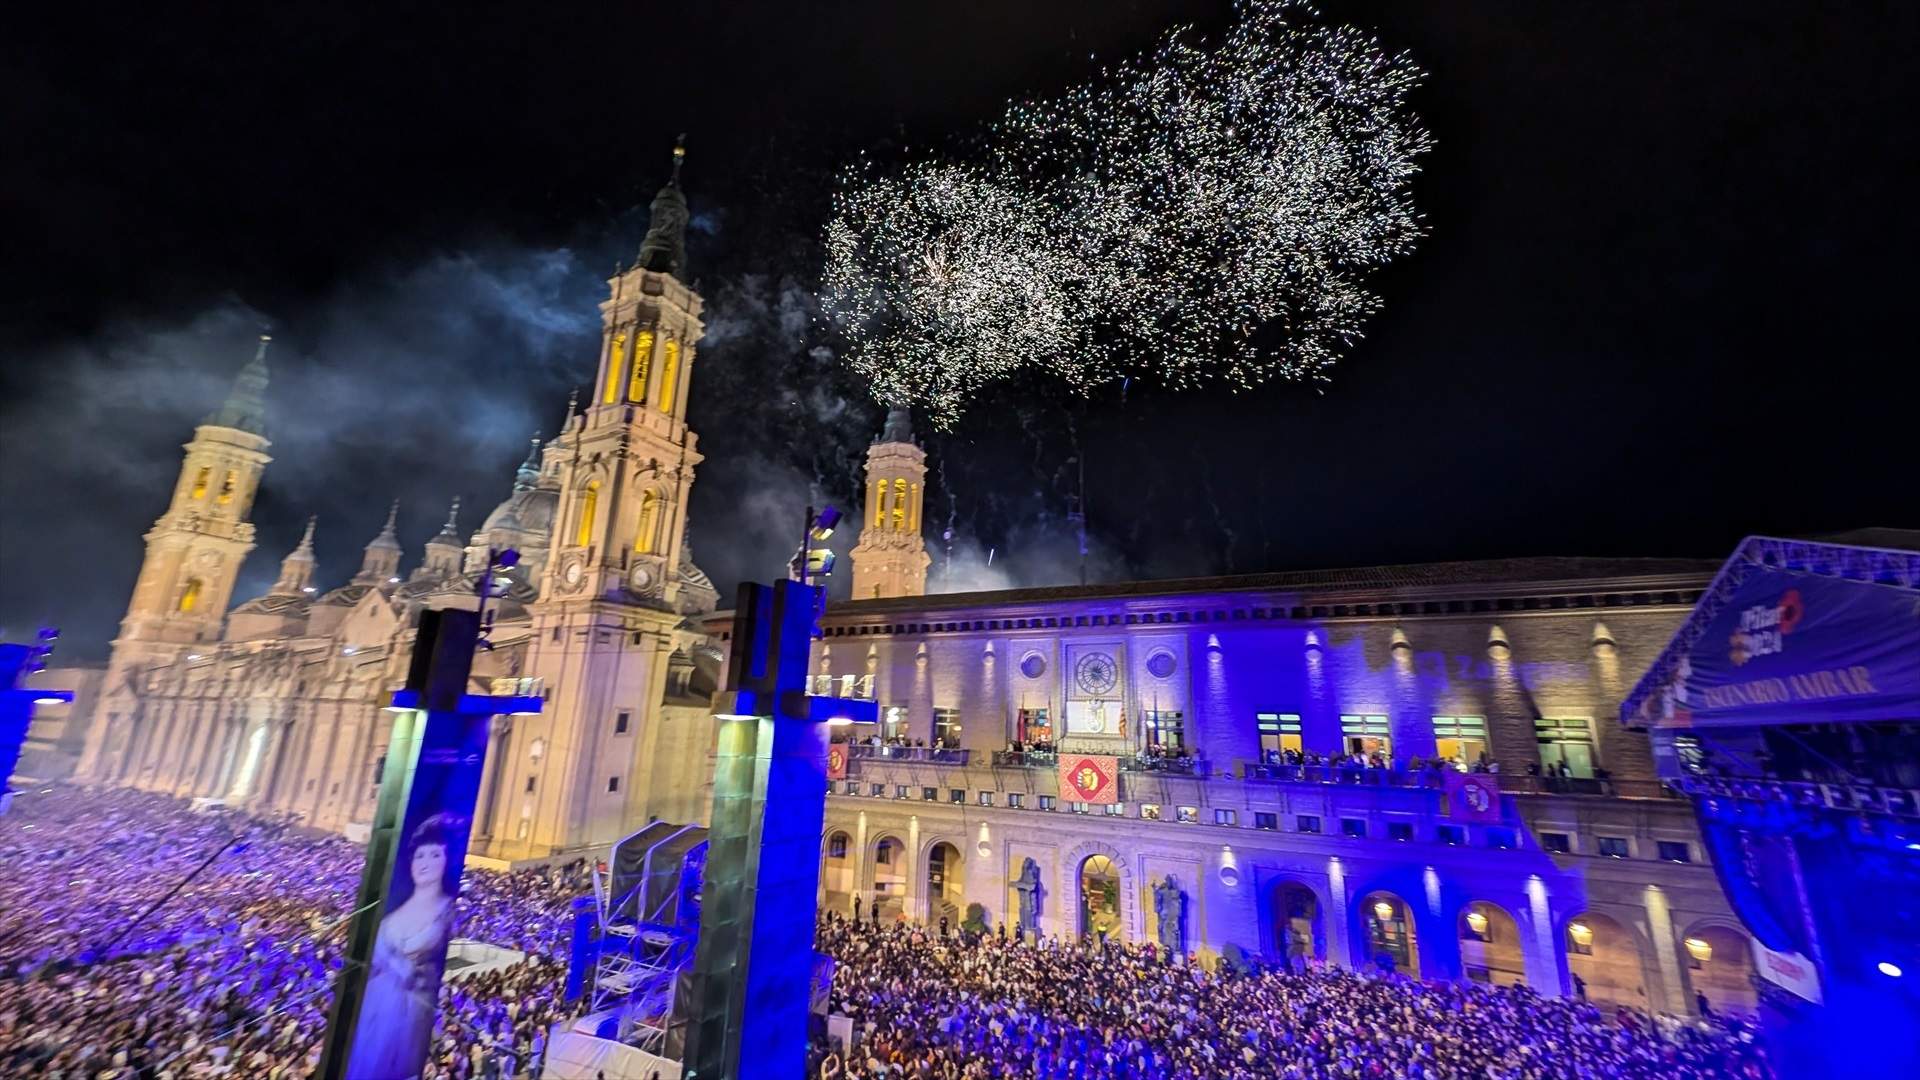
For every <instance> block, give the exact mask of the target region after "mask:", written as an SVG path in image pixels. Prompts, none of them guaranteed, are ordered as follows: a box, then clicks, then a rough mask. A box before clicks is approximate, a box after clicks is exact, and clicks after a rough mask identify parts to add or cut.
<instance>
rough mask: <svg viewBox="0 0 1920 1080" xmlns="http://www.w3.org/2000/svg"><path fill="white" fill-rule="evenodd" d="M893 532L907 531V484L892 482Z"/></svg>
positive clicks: (904, 482) (901, 481)
mask: <svg viewBox="0 0 1920 1080" xmlns="http://www.w3.org/2000/svg"><path fill="white" fill-rule="evenodd" d="M893 531H894V532H905V531H907V482H906V481H905V480H895V481H894V482H893Z"/></svg>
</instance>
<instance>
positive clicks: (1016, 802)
mask: <svg viewBox="0 0 1920 1080" xmlns="http://www.w3.org/2000/svg"><path fill="white" fill-rule="evenodd" d="M1026 804H1027V798H1026V796H1024V795H1022V794H1020V793H1019V792H1017V791H1016V792H1013V793H1012V794H1009V795H1008V796H1007V805H1008V806H1011V807H1013V808H1014V809H1015V810H1018V809H1020V808H1021V807H1023V806H1025V805H1026Z"/></svg>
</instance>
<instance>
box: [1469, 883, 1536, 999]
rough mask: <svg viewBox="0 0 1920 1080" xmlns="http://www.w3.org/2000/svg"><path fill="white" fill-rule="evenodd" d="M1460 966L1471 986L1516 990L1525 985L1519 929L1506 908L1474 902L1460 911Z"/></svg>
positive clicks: (1525, 965)
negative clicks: (1480, 985) (1475, 983)
mask: <svg viewBox="0 0 1920 1080" xmlns="http://www.w3.org/2000/svg"><path fill="white" fill-rule="evenodd" d="M1460 965H1461V968H1462V969H1463V970H1464V971H1465V972H1466V975H1467V978H1468V980H1469V981H1472V982H1477V983H1484V984H1487V985H1491V986H1517V985H1520V984H1522V983H1525V982H1526V981H1527V962H1526V958H1525V957H1524V956H1523V955H1522V954H1521V952H1520V926H1519V924H1518V923H1516V922H1514V921H1513V916H1512V915H1509V914H1507V909H1506V908H1503V907H1501V906H1500V905H1499V904H1490V903H1488V902H1487V901H1485V900H1475V901H1473V902H1472V903H1470V904H1468V905H1467V906H1466V907H1464V908H1462V909H1461V911H1460Z"/></svg>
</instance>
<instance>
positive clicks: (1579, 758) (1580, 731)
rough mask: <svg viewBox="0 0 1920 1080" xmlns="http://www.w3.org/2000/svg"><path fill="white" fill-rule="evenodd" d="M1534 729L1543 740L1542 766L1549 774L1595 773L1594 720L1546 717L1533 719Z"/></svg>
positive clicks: (1583, 775) (1587, 775) (1589, 775)
mask: <svg viewBox="0 0 1920 1080" xmlns="http://www.w3.org/2000/svg"><path fill="white" fill-rule="evenodd" d="M1533 732H1534V738H1535V740H1536V741H1538V743H1539V744H1540V767H1541V769H1543V770H1544V771H1545V772H1546V774H1547V775H1548V776H1561V775H1566V776H1570V777H1575V778H1578V779H1581V780H1587V779H1591V778H1592V777H1593V767H1594V765H1595V763H1596V762H1595V759H1594V753H1593V721H1591V720H1586V719H1578V718H1576V719H1564V718H1563V719H1552V718H1543V719H1540V720H1535V721H1534V722H1533Z"/></svg>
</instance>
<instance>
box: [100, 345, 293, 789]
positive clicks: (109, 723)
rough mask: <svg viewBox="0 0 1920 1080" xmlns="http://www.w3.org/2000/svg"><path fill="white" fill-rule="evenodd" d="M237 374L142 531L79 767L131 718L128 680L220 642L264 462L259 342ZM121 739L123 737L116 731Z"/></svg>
mask: <svg viewBox="0 0 1920 1080" xmlns="http://www.w3.org/2000/svg"><path fill="white" fill-rule="evenodd" d="M270 340H271V339H269V338H268V337H267V336H266V335H264V334H263V335H261V337H260V347H259V349H258V350H257V351H256V352H255V353H254V356H253V359H252V360H251V361H249V362H248V363H247V365H246V366H245V367H243V368H241V369H240V374H239V375H238V376H236V377H235V378H234V380H233V389H232V390H231V392H229V393H228V394H227V399H226V401H225V402H224V403H223V404H222V405H221V406H220V407H219V408H218V409H215V410H214V411H213V412H212V413H211V414H209V415H208V416H207V418H206V419H205V420H203V421H201V423H200V426H199V427H197V428H195V429H194V432H193V440H192V441H191V442H189V443H187V444H186V447H185V450H186V454H185V456H184V457H183V458H182V460H181V463H180V475H179V476H178V477H177V478H176V479H175V480H174V484H173V493H172V495H171V496H170V498H169V500H168V503H167V509H166V512H165V513H163V514H161V515H160V517H159V520H157V521H155V522H154V523H153V528H151V529H149V530H147V534H146V537H145V539H146V542H147V551H146V557H145V558H144V559H143V560H142V561H141V563H140V576H139V578H138V579H137V580H136V581H135V583H134V587H133V598H132V600H130V601H129V602H128V604H127V614H126V617H125V618H123V619H122V620H121V621H120V633H119V636H117V637H116V638H114V641H113V655H112V659H111V660H110V661H109V663H108V665H107V677H106V682H105V684H104V687H103V690H102V695H101V697H102V704H101V706H100V714H101V716H102V717H103V718H104V720H96V722H95V723H94V725H93V731H92V732H90V733H89V739H88V744H89V745H88V748H87V752H86V754H85V755H84V756H83V757H82V760H81V769H82V771H83V772H86V771H87V770H89V769H90V768H91V767H94V766H96V765H97V764H98V758H99V752H100V743H101V741H102V740H103V738H104V737H105V736H107V735H108V734H109V729H110V728H113V727H115V726H116V723H117V722H118V721H119V720H120V718H121V717H123V716H126V717H128V718H130V717H131V711H130V709H131V706H130V704H129V702H128V701H127V695H129V693H130V692H131V691H130V688H129V686H128V679H129V677H130V674H131V673H134V672H137V671H139V670H141V669H143V668H145V667H147V666H150V665H152V664H155V663H161V662H167V661H172V660H174V659H177V658H178V657H179V656H180V655H182V654H183V653H185V652H186V651H187V649H189V648H191V647H193V646H197V645H203V644H208V643H211V642H215V641H218V640H219V639H220V631H221V624H222V622H223V621H224V619H225V617H226V613H227V606H228V604H229V603H230V602H231V600H232V598H233V586H234V581H235V579H236V578H237V577H238V576H239V574H240V564H241V562H242V561H243V560H245V559H246V557H247V553H248V552H250V551H252V550H253V524H252V523H251V522H249V521H248V520H247V516H248V514H249V513H250V512H251V511H252V509H253V497H254V494H255V493H256V492H257V491H258V490H259V486H260V474H261V473H262V472H264V471H265V469H266V467H267V463H268V462H269V461H271V460H272V458H270V457H268V456H267V447H268V446H269V445H271V444H270V443H269V442H268V440H267V435H266V431H267V425H266V391H267V344H268V342H269V341H270ZM114 734H115V735H117V736H119V737H120V738H121V739H122V740H124V734H125V733H124V732H123V731H121V732H114Z"/></svg>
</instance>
